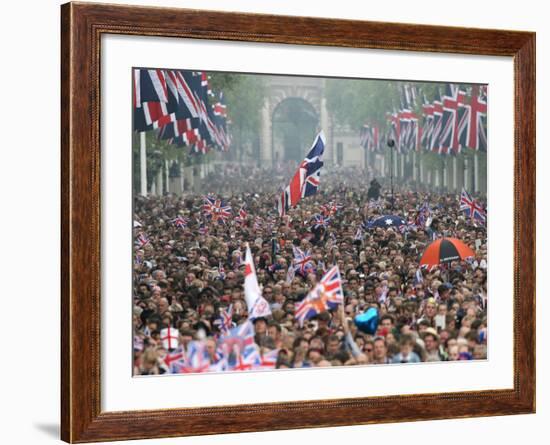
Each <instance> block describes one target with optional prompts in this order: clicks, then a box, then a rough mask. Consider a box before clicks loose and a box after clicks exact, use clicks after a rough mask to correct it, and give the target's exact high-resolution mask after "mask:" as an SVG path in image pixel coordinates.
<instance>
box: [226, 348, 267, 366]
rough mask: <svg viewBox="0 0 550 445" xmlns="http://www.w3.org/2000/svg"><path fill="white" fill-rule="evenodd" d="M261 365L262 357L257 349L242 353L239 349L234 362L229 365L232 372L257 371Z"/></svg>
mask: <svg viewBox="0 0 550 445" xmlns="http://www.w3.org/2000/svg"><path fill="white" fill-rule="evenodd" d="M260 364H261V357H260V353H259V352H258V349H257V348H256V347H252V348H247V349H245V350H244V351H242V352H241V351H240V350H239V349H238V348H237V351H236V357H235V361H234V362H230V363H229V369H230V370H231V371H250V370H251V369H256V368H257V367H258V366H260Z"/></svg>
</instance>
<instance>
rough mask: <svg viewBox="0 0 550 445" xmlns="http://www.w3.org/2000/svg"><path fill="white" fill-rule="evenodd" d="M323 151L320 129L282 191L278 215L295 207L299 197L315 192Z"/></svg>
mask: <svg viewBox="0 0 550 445" xmlns="http://www.w3.org/2000/svg"><path fill="white" fill-rule="evenodd" d="M324 151H325V135H324V134H323V132H322V131H321V132H320V133H319V134H318V135H317V137H316V138H315V141H314V142H313V145H312V146H311V149H310V150H309V153H308V154H307V156H306V157H305V159H304V160H303V161H302V162H301V163H300V166H299V167H298V170H296V173H294V176H293V177H292V179H291V180H290V184H289V185H288V186H287V187H286V188H285V189H284V190H283V191H282V193H281V196H280V197H279V201H278V203H277V209H278V211H279V216H281V217H282V216H284V215H285V214H286V212H287V211H288V210H289V209H290V208H292V207H295V206H296V204H298V202H299V201H300V199H302V198H305V197H307V196H312V195H314V194H315V193H317V188H318V187H319V178H320V177H321V167H322V166H323V161H322V157H323V153H324Z"/></svg>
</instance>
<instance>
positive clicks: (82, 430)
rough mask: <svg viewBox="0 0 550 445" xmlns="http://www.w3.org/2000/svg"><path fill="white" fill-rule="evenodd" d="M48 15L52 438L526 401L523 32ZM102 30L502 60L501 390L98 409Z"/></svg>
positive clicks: (420, 416) (530, 310)
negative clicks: (507, 329)
mask: <svg viewBox="0 0 550 445" xmlns="http://www.w3.org/2000/svg"><path fill="white" fill-rule="evenodd" d="M61 13H62V15H61V16H62V20H61V33H62V45H61V61H62V74H61V85H62V88H61V110H62V119H61V123H62V128H61V147H62V158H61V171H62V178H61V202H62V210H61V221H62V226H61V234H62V245H61V261H62V263H61V269H62V277H61V289H62V298H61V313H62V317H61V332H62V342H61V347H62V351H61V352H62V355H61V437H62V439H63V440H65V441H67V442H71V443H73V442H92V441H105V440H122V439H140V438H152V437H174V436H186V435H201V434H218V433H232V432H245V431H265V430H280V429H290V428H311V427H325V426H341V425H356V424H368V423H382V422H403V421H413V420H426V419H441V418H449V417H454V418H460V417H474V416H494V415H507V414H520V413H533V412H534V411H535V227H534V226H535V34H534V33H530V32H517V31H502V30H486V29H468V28H451V27H439V26H426V25H411V24H395V23H392V24H390V23H381V22H361V21H351V20H333V19H324V18H306V17H286V16H272V15H256V14H243V13H225V12H223V13H222V12H212V11H197V10H185V9H171V8H149V7H134V6H116V5H106V4H90V3H86V4H81V3H68V4H65V5H63V6H62V8H61ZM103 34H126V35H138V36H139V35H144V36H165V37H186V38H194V39H214V40H234V41H245V42H272V43H284V44H300V45H321V46H335V47H353V48H377V49H384V50H407V51H425V52H445V53H457V54H476V55H496V56H510V57H513V60H514V72H515V91H514V96H515V110H514V113H515V125H514V135H515V159H514V161H515V167H514V168H515V181H514V184H515V187H514V290H513V292H514V297H513V298H514V371H513V372H514V387H513V389H510V390H484V391H474V392H458V393H440V394H418V395H402V396H384V397H369V398H352V399H335V400H323V401H307V400H306V401H300V402H288V403H266V404H251V405H236V406H224V407H216V406H213V407H209V408H182V409H169V410H152V411H129V412H102V410H101V404H100V357H101V348H100V337H101V332H100V283H101V278H100V267H99V266H100V232H101V228H100V199H101V196H100V183H101V177H100V162H101V156H100V119H99V117H100V113H101V104H100V56H101V44H100V38H101V36H102V35H103ZM213 419H215V421H213ZM152 425H154V427H152Z"/></svg>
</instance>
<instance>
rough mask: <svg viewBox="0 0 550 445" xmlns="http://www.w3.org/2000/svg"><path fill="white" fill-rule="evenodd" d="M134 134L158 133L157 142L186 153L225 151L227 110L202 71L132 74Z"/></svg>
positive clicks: (140, 69) (226, 142)
mask: <svg viewBox="0 0 550 445" xmlns="http://www.w3.org/2000/svg"><path fill="white" fill-rule="evenodd" d="M133 110H134V119H133V120H134V125H133V127H134V131H137V132H143V131H150V130H158V138H159V139H163V140H167V141H168V142H169V143H171V144H175V145H176V146H178V147H189V149H190V153H201V154H205V153H207V152H208V151H209V150H210V149H212V148H214V149H217V150H219V151H228V149H229V145H230V142H231V138H230V136H229V134H228V132H227V107H226V105H225V101H224V96H223V92H219V93H218V94H214V93H213V92H212V90H211V88H210V84H209V79H208V75H207V74H206V73H205V72H204V71H186V70H163V69H142V68H135V69H134V70H133Z"/></svg>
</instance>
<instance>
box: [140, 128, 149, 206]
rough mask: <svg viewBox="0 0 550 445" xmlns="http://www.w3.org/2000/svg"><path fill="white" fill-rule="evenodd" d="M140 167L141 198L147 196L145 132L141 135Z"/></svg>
mask: <svg viewBox="0 0 550 445" xmlns="http://www.w3.org/2000/svg"><path fill="white" fill-rule="evenodd" d="M139 146H140V147H139V165H140V184H141V190H140V192H141V196H147V148H146V141H145V131H142V132H141V133H140V134H139Z"/></svg>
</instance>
